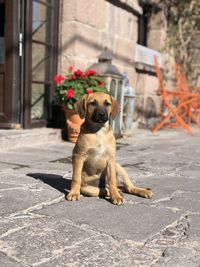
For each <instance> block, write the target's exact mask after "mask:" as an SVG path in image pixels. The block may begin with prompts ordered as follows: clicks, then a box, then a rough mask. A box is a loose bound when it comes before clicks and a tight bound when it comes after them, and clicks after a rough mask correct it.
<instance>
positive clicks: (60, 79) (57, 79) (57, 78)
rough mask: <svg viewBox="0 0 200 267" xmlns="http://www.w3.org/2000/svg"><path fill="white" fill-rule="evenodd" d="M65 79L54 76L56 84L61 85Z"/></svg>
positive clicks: (60, 76)
mask: <svg viewBox="0 0 200 267" xmlns="http://www.w3.org/2000/svg"><path fill="white" fill-rule="evenodd" d="M64 79H65V77H63V76H62V75H56V76H54V82H55V83H56V84H61V82H62V81H63V80H64Z"/></svg>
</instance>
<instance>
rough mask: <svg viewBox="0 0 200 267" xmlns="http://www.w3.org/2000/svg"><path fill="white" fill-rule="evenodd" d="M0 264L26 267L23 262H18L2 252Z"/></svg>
mask: <svg viewBox="0 0 200 267" xmlns="http://www.w3.org/2000/svg"><path fill="white" fill-rule="evenodd" d="M0 266H2V267H13V266H15V267H25V266H27V265H24V264H22V263H19V262H16V261H15V260H14V259H12V258H10V257H9V256H7V255H6V254H5V253H3V252H0Z"/></svg>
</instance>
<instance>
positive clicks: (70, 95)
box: [66, 88, 75, 99]
mask: <svg viewBox="0 0 200 267" xmlns="http://www.w3.org/2000/svg"><path fill="white" fill-rule="evenodd" d="M74 95H75V93H74V89H73V88H69V89H68V90H67V92H66V97H67V98H68V99H69V98H73V97H74Z"/></svg>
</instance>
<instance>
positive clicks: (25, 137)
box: [0, 128, 62, 150]
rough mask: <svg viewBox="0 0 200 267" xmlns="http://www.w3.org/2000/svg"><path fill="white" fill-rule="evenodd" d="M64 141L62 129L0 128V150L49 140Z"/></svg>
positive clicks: (38, 143)
mask: <svg viewBox="0 0 200 267" xmlns="http://www.w3.org/2000/svg"><path fill="white" fill-rule="evenodd" d="M60 141H62V133H61V129H53V128H36V129H27V130H24V129H19V130H16V129H11V130H7V129H6V130H3V129H1V130H0V150H9V149H13V148H19V147H24V146H33V145H36V146H37V145H40V144H44V143H49V142H60Z"/></svg>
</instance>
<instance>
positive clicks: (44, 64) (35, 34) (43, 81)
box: [0, 0, 59, 128]
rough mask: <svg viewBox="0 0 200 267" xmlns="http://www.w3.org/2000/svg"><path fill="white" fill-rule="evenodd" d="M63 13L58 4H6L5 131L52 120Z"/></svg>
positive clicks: (2, 3) (0, 74) (2, 37)
mask: <svg viewBox="0 0 200 267" xmlns="http://www.w3.org/2000/svg"><path fill="white" fill-rule="evenodd" d="M58 11H59V1H58V0H16V1H13V0H0V128H16V125H19V126H21V127H22V128H32V127H41V126H47V125H48V123H49V121H51V117H52V102H53V99H54V89H55V88H54V83H53V76H54V75H55V74H56V72H57V56H58V51H57V46H58V18H59V14H58Z"/></svg>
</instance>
